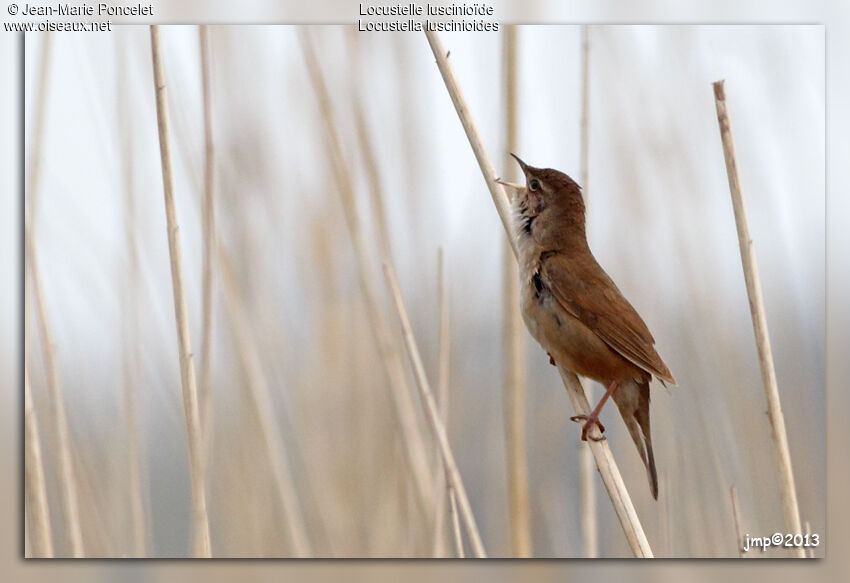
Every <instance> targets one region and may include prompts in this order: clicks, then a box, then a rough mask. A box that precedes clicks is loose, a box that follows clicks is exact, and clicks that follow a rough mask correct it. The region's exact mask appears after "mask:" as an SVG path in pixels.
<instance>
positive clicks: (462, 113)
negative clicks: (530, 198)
mask: <svg viewBox="0 0 850 583" xmlns="http://www.w3.org/2000/svg"><path fill="white" fill-rule="evenodd" d="M425 36H426V37H427V38H428V43H429V44H430V45H431V51H432V52H433V54H434V57H435V58H436V60H437V66H438V67H439V69H440V74H441V75H442V77H443V82H444V83H445V85H446V89H448V92H449V95H450V96H451V99H452V103H453V104H454V107H455V110H456V111H457V114H458V117H459V118H460V121H461V124H462V125H463V128H464V130H465V132H466V136H467V139H468V140H469V143H470V145H471V146H472V150H473V152H474V153H475V158H476V159H477V160H478V164H479V166H480V167H481V172H482V174H483V175H484V180H485V181H486V183H487V187H488V189H489V191H490V195H491V197H492V198H493V203H494V204H495V205H496V210H497V211H498V212H499V218H500V219H501V220H502V225H503V226H504V228H505V233H506V234H507V235H508V239H509V240H510V242H511V247H512V248H513V250H514V255H516V241H515V240H514V238H513V237H512V236H511V232H512V231H511V221H510V217H511V214H510V202H509V199H508V195H507V194H506V192H505V190H504V189H503V188H502V186H501V185H500V184H499V183H498V182H496V180H497V178H498V174H496V170H495V168H494V167H493V164H492V162H490V158H489V156H488V155H487V151H486V150H485V148H484V145H483V143H482V142H481V137H480V135H479V134H478V130H477V129H476V128H475V123H474V121H473V120H472V116H471V114H470V113H469V109H468V107H467V105H466V100H465V99H464V97H463V94H462V93H461V91H460V88H459V86H458V84H457V81H456V80H455V77H454V72H453V71H452V68H451V66H450V65H449V62H448V59H447V58H446V53H445V50H444V49H443V46H442V43H441V42H440V39H439V37H438V36H437V34H436V33H435V32H433V31H425ZM558 372H559V373H560V375H561V380H562V381H563V382H564V386H565V387H566V389H567V395H568V396H569V399H570V402H571V403H572V406H573V409H574V410H575V412H576V414H579V415H589V414H590V404H589V403H588V402H587V397H586V396H585V394H584V390H583V389H582V386H581V384H580V383H579V381H578V378H577V377H576V376H575V374H573V373H572V372H569V371H568V370H566V369H564V368H563V367H558ZM589 435H590V437H597V438H599V437H601V434H600V433H599V431H598V429H597V428H596V427H595V426H594V427H593V428H591V430H590V431H589ZM588 443H589V445H590V449H591V452H592V453H593V457H594V459H595V460H596V467H597V469H598V470H599V474H600V476H601V477H602V483H603V484H604V485H605V489H606V490H607V492H608V496H609V498H610V499H611V504H612V505H613V507H614V512H615V513H616V514H617V518H618V520H619V521H620V525H621V526H622V527H623V531H624V532H625V534H626V540H627V541H628V543H629V547H630V548H631V550H632V552H633V553H634V555H635V556H636V557H647V558H648V557H652V549H651V548H650V546H649V541H648V540H647V539H646V534H644V531H643V526H642V525H641V523H640V520H639V519H638V516H637V512H635V508H634V505H633V504H632V500H631V497H630V496H629V492H628V490H627V489H626V486H625V484H624V483H623V478H622V476H621V475H620V470H619V468H618V467H617V464H616V462H615V461H614V456H613V454H612V453H611V448H610V447H609V446H608V442H607V440H602V441H595V440H589V441H588Z"/></svg>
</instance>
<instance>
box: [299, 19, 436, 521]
mask: <svg viewBox="0 0 850 583" xmlns="http://www.w3.org/2000/svg"><path fill="white" fill-rule="evenodd" d="M299 33H300V38H301V46H302V49H303V52H304V58H305V61H306V64H307V71H308V73H309V75H310V80H311V82H312V85H313V89H314V91H315V93H316V98H317V101H318V104H319V109H320V111H321V114H322V118H323V120H324V122H325V129H326V131H327V136H328V142H329V147H330V154H331V161H332V165H331V166H332V171H333V173H334V177H335V179H336V183H337V189H338V192H339V195H340V201H341V203H342V208H343V212H344V214H345V220H346V223H347V226H348V232H349V235H350V237H351V241H352V245H353V247H354V253H355V256H356V257H357V262H358V276H359V280H360V287H361V290H362V292H363V296H364V300H365V303H366V310H367V313H368V316H369V322H370V324H371V328H372V332H373V334H374V336H375V339H376V342H377V345H378V351H379V353H380V354H381V361H382V363H383V365H384V368H385V371H386V373H387V377H388V379H389V381H390V389H391V393H390V394H391V395H392V399H393V406H394V408H395V412H396V416H397V417H398V421H399V427H400V429H401V434H402V439H403V441H404V446H405V447H404V452H405V454H406V456H407V460H408V463H409V465H410V469H411V474H412V480H413V485H414V488H415V490H416V494H417V502H418V504H419V507H420V509H421V510H422V512H423V513H424V515H425V516H430V515H431V509H432V506H433V500H434V498H433V476H432V473H431V470H430V468H429V466H428V462H427V459H428V458H427V453H426V447H425V442H424V439H423V436H422V431H421V429H420V424H419V421H418V420H417V416H416V409H415V407H414V403H413V399H412V396H411V389H410V386H409V384H408V382H407V377H406V376H405V372H404V366H403V361H402V358H401V355H400V354H399V350H398V347H397V345H396V342H394V339H393V332H392V329H391V328H390V325H389V322H387V319H386V318H385V316H384V313H383V312H382V311H381V309H380V307H379V306H380V304H379V294H378V290H377V289H376V286H375V285H374V283H373V280H372V278H371V277H370V276H369V266H368V260H367V252H366V247H365V242H364V240H363V234H362V230H361V228H360V221H359V219H358V217H357V212H356V204H355V200H354V190H353V186H352V180H351V175H350V173H349V170H348V166H347V164H346V163H345V157H344V155H343V152H342V146H341V143H340V139H339V134H338V132H337V128H336V121H335V119H334V115H333V110H332V108H331V103H330V97H329V95H328V91H327V87H325V83H324V79H323V78H322V74H321V70H320V69H319V64H318V61H317V59H316V55H315V53H314V51H313V47H312V44H311V43H310V39H309V36H308V35H307V33H306V31H304V30H299ZM385 261H388V258H386V259H385Z"/></svg>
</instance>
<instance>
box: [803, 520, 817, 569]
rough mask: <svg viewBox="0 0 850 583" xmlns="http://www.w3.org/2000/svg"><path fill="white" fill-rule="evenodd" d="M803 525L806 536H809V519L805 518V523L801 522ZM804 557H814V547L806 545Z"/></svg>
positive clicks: (810, 526)
mask: <svg viewBox="0 0 850 583" xmlns="http://www.w3.org/2000/svg"><path fill="white" fill-rule="evenodd" d="M803 526H804V527H805V529H806V536H811V534H812V525H811V524H809V521H808V520H807V521H806V522H805V523H803ZM806 557H807V558H809V559H814V558H815V547H811V546H810V547H807V548H806Z"/></svg>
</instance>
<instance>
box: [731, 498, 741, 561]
mask: <svg viewBox="0 0 850 583" xmlns="http://www.w3.org/2000/svg"><path fill="white" fill-rule="evenodd" d="M729 497H730V498H731V499H732V521H733V522H734V524H735V536H736V537H737V540H738V558H739V559H743V558H744V531H743V530H741V512H740V510H739V508H740V505H739V504H738V489H737V488H736V487H735V486H731V487H730V488H729Z"/></svg>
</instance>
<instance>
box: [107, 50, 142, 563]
mask: <svg viewBox="0 0 850 583" xmlns="http://www.w3.org/2000/svg"><path fill="white" fill-rule="evenodd" d="M122 41H124V42H122ZM118 48H119V57H118V58H117V59H116V67H117V69H118V71H116V76H115V78H116V80H117V81H118V87H117V89H118V100H117V102H118V109H119V119H120V120H121V122H120V123H121V129H120V131H121V136H120V140H121V153H122V158H123V159H122V162H123V169H122V170H123V171H122V174H123V179H124V191H125V194H126V196H127V198H126V200H125V206H124V233H125V235H126V237H127V256H128V260H129V261H128V263H129V265H128V269H127V271H128V274H127V278H126V279H125V280H124V294H123V298H122V300H123V306H122V313H123V318H122V324H123V326H122V328H123V330H122V332H123V343H124V346H123V351H122V352H123V377H124V391H123V393H124V422H125V423H126V426H127V460H126V469H127V483H128V486H129V488H128V491H127V498H128V501H129V504H130V524H129V526H130V531H131V534H132V547H133V550H132V556H134V557H144V556H145V555H146V554H147V551H146V528H145V522H146V521H145V509H144V501H143V497H142V470H141V455H140V452H139V450H140V447H139V443H140V442H141V440H140V439H139V424H138V420H137V411H136V392H137V391H138V388H139V385H138V379H139V377H140V376H141V370H140V369H141V367H140V360H139V345H138V342H137V341H138V340H139V301H138V295H139V294H138V292H139V289H140V281H139V246H138V243H137V241H136V191H135V176H134V160H133V156H134V153H133V136H135V128H134V127H133V120H134V112H133V111H132V110H131V108H130V106H129V104H130V100H129V85H130V82H129V81H130V80H129V75H127V72H128V71H129V70H130V69H131V67H130V61H129V59H128V58H127V46H126V39H120V38H119V39H118Z"/></svg>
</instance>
